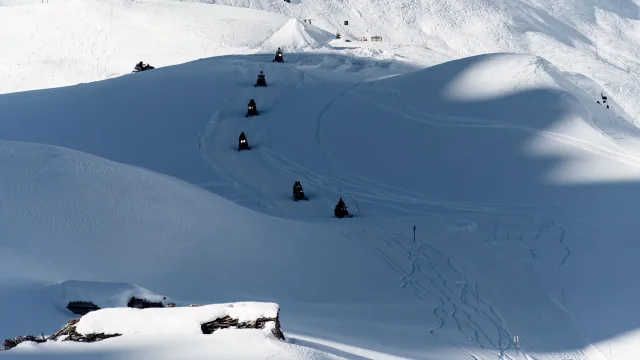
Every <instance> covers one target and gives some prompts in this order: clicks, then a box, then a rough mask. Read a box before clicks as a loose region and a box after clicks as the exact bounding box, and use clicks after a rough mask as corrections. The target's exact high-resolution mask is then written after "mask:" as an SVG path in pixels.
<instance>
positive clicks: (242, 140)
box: [238, 131, 251, 151]
mask: <svg viewBox="0 0 640 360" xmlns="http://www.w3.org/2000/svg"><path fill="white" fill-rule="evenodd" d="M240 150H251V147H250V146H249V143H248V142H247V137H246V136H245V135H244V131H243V132H241V133H240V137H239V138H238V151H240Z"/></svg>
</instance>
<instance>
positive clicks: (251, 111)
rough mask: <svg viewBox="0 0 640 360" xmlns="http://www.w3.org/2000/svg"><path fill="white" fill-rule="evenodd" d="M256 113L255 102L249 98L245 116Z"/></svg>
mask: <svg viewBox="0 0 640 360" xmlns="http://www.w3.org/2000/svg"><path fill="white" fill-rule="evenodd" d="M254 115H258V109H257V108H256V102H255V101H254V100H253V99H251V100H249V105H247V117H249V116H254Z"/></svg>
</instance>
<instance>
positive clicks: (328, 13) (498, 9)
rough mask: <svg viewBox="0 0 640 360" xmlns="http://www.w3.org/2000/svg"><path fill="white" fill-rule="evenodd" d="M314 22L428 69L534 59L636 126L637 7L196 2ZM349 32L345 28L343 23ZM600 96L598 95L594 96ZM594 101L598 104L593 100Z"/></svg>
mask: <svg viewBox="0 0 640 360" xmlns="http://www.w3.org/2000/svg"><path fill="white" fill-rule="evenodd" d="M196 2H204V3H212V4H223V5H230V6H238V7H246V8H253V9H260V10H265V11H270V12H273V13H279V14H284V15H286V16H289V17H294V18H298V19H311V22H312V24H313V25H316V26H318V27H320V28H322V29H324V30H327V31H329V32H332V33H336V32H340V33H341V34H344V35H346V36H348V37H349V38H350V39H352V40H353V39H355V38H356V37H361V36H364V37H367V38H370V37H371V36H376V35H377V36H382V38H383V41H382V42H380V43H377V42H372V41H368V42H366V43H362V42H352V43H344V42H342V41H338V40H336V41H335V42H334V45H335V46H345V47H351V46H358V47H363V48H373V49H379V50H382V51H384V52H390V53H397V54H399V55H402V56H404V57H407V58H409V59H411V60H413V61H416V62H420V63H423V64H427V65H432V64H436V63H441V62H444V61H448V60H453V59H459V58H462V57H468V56H473V55H479V54H485V53H494V52H514V53H531V54H534V55H537V56H540V57H543V58H545V59H547V60H549V61H550V62H551V63H552V64H553V65H555V66H557V67H558V68H560V69H561V70H563V71H567V72H573V73H579V74H582V75H586V76H588V77H590V78H591V79H593V80H594V81H596V83H597V84H598V85H599V86H600V87H601V88H602V89H603V91H604V92H605V93H607V94H609V95H611V96H612V97H613V98H616V99H618V101H619V103H620V104H621V108H622V109H624V112H623V113H621V116H622V117H623V118H626V119H627V120H628V121H631V122H632V123H634V124H636V122H637V121H638V119H640V106H639V105H638V104H637V101H635V98H637V97H638V92H637V89H638V88H640V82H639V81H638V77H637V76H636V75H635V74H636V73H637V71H638V70H640V60H639V58H638V54H640V35H639V34H640V2H638V0H621V1H604V2H603V1H596V0H586V1H573V0H561V1H554V0H519V1H512V0H435V1H434V0H407V1H400V2H398V1H389V0H367V1H364V0H346V1H335V0H316V1H308V0H292V1H291V3H286V2H284V1H264V0H196ZM345 20H346V21H348V22H349V23H348V25H346V26H345V25H344V21H345ZM593 95H594V96H597V95H598V94H593ZM594 101H595V100H594Z"/></svg>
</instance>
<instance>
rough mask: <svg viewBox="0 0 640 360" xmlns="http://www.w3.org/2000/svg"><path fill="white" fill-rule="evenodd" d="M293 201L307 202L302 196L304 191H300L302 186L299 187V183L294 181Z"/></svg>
mask: <svg viewBox="0 0 640 360" xmlns="http://www.w3.org/2000/svg"><path fill="white" fill-rule="evenodd" d="M293 200H294V201H298V200H309V198H308V197H306V196H305V195H304V190H302V185H300V181H296V183H295V184H293Z"/></svg>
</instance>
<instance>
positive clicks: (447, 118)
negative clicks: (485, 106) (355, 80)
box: [353, 85, 640, 167]
mask: <svg viewBox="0 0 640 360" xmlns="http://www.w3.org/2000/svg"><path fill="white" fill-rule="evenodd" d="M370 89H372V90H374V89H377V90H379V91H384V92H387V93H388V94H389V96H391V97H392V98H394V99H395V100H396V102H397V103H398V104H400V105H401V107H403V108H404V109H406V110H409V111H410V112H413V113H417V115H411V114H407V113H406V112H404V111H401V110H399V109H396V108H394V107H390V106H387V105H382V104H379V103H377V102H375V101H373V100H371V99H369V98H367V97H364V96H360V95H353V96H355V97H357V98H359V99H361V100H364V101H367V102H369V103H371V104H372V105H374V106H376V107H378V108H380V109H384V110H387V111H390V112H393V113H395V114H397V115H399V116H401V117H403V118H405V119H407V120H411V121H415V122H419V123H423V124H426V125H433V126H446V127H466V128H472V127H478V128H496V129H508V130H519V131H524V132H529V133H534V134H536V135H539V136H543V137H546V138H548V139H551V140H555V141H558V142H562V143H565V144H567V145H571V146H574V147H577V148H579V149H582V150H584V151H587V152H590V153H593V154H596V155H600V156H602V157H604V158H607V159H609V160H614V161H618V162H621V163H624V164H627V165H630V166H633V167H640V158H639V157H637V156H634V155H633V154H630V153H626V152H624V151H622V150H621V151H615V150H613V149H609V148H605V147H603V146H600V145H597V144H594V143H591V142H588V141H584V140H581V139H578V138H575V137H572V136H569V135H566V134H559V133H555V132H551V131H546V130H539V129H533V128H530V127H526V126H522V125H513V124H509V123H505V122H501V121H497V120H486V119H480V118H468V117H462V116H452V115H438V114H431V113H426V112H423V111H420V110H418V109H415V108H413V107H412V106H410V105H408V104H406V103H405V102H404V101H402V98H401V94H400V92H399V91H398V90H395V89H390V88H386V87H382V86H378V85H376V86H375V87H373V88H370Z"/></svg>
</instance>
